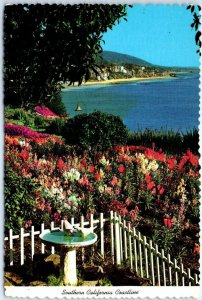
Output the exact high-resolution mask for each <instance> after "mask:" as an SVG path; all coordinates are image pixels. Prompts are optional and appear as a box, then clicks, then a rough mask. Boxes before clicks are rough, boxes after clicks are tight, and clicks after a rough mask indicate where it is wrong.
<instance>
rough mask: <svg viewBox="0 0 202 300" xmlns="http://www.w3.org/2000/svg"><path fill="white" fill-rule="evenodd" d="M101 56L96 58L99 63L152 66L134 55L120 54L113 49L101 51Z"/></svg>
mask: <svg viewBox="0 0 202 300" xmlns="http://www.w3.org/2000/svg"><path fill="white" fill-rule="evenodd" d="M100 56H101V58H102V59H100V58H99V59H98V63H99V64H108V63H115V64H121V63H122V64H131V65H138V66H152V64H151V63H149V62H147V61H145V60H143V59H140V58H137V57H135V56H131V55H127V54H122V53H118V52H113V51H103V52H102V53H101V55H100Z"/></svg>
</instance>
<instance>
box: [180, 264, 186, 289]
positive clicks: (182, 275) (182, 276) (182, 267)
mask: <svg viewBox="0 0 202 300" xmlns="http://www.w3.org/2000/svg"><path fill="white" fill-rule="evenodd" d="M180 272H181V282H182V286H184V285H185V282H184V265H183V263H181V264H180Z"/></svg>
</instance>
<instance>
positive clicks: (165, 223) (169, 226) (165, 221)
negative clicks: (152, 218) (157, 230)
mask: <svg viewBox="0 0 202 300" xmlns="http://www.w3.org/2000/svg"><path fill="white" fill-rule="evenodd" d="M163 222H164V225H165V226H166V227H167V228H168V229H170V228H171V227H172V222H171V219H170V218H164V219H163Z"/></svg>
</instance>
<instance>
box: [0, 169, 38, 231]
mask: <svg viewBox="0 0 202 300" xmlns="http://www.w3.org/2000/svg"><path fill="white" fill-rule="evenodd" d="M35 185H36V184H35V183H34V180H32V179H31V178H29V177H22V176H21V175H18V174H17V173H15V172H14V171H13V170H12V168H11V167H9V166H6V176H5V185H4V201H5V202H4V203H5V204H4V208H5V219H6V222H5V227H6V229H11V228H12V229H13V230H14V232H15V233H16V232H19V229H20V227H22V226H23V224H24V222H27V221H29V220H30V219H31V218H32V215H33V210H34V205H35V201H34V199H35V193H34V192H35Z"/></svg>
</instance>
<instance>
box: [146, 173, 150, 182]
mask: <svg viewBox="0 0 202 300" xmlns="http://www.w3.org/2000/svg"><path fill="white" fill-rule="evenodd" d="M145 181H146V183H149V182H150V181H151V176H150V175H149V174H147V175H146V176H145Z"/></svg>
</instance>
